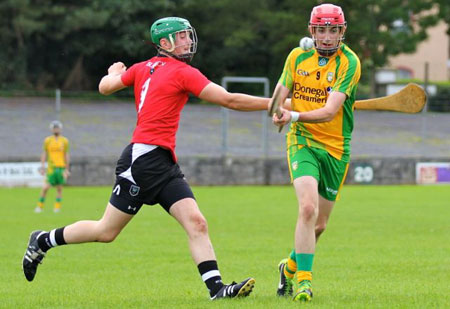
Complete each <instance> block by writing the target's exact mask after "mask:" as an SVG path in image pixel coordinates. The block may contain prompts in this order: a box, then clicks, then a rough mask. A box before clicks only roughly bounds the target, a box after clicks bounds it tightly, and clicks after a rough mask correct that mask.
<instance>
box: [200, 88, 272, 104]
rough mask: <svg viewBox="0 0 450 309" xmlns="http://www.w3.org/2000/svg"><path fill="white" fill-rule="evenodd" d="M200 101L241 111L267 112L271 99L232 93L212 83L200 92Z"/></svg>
mask: <svg viewBox="0 0 450 309" xmlns="http://www.w3.org/2000/svg"><path fill="white" fill-rule="evenodd" d="M198 97H199V98H200V99H202V100H205V101H208V102H211V103H214V104H218V105H221V106H223V107H226V108H229V109H234V110H239V111H258V110H266V109H267V107H268V105H269V98H261V97H255V96H251V95H248V94H243V93H230V92H228V91H226V90H225V88H223V87H221V86H219V85H217V84H215V83H213V82H211V83H209V84H208V85H207V86H206V87H205V88H204V89H203V90H202V92H200V94H199V96H198Z"/></svg>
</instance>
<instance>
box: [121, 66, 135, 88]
mask: <svg viewBox="0 0 450 309" xmlns="http://www.w3.org/2000/svg"><path fill="white" fill-rule="evenodd" d="M136 67H137V66H136V64H134V65H132V66H131V67H130V68H128V69H127V70H126V71H125V72H124V73H123V74H122V75H121V76H120V77H121V79H122V83H123V84H124V85H125V86H127V87H129V86H132V85H134V79H135V76H136Z"/></svg>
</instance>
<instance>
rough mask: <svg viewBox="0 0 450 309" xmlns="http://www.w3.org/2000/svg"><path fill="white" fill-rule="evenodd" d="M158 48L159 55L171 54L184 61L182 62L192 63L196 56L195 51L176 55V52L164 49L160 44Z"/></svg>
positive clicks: (172, 56) (170, 55)
mask: <svg viewBox="0 0 450 309" xmlns="http://www.w3.org/2000/svg"><path fill="white" fill-rule="evenodd" d="M153 45H155V44H153ZM155 46H156V45H155ZM156 49H157V50H158V56H159V55H164V56H169V57H171V58H175V59H177V60H179V61H182V62H185V63H190V62H191V61H192V58H194V54H193V53H187V54H182V55H175V54H174V53H172V52H170V51H168V50H167V49H163V48H161V47H160V46H156ZM172 51H173V50H172Z"/></svg>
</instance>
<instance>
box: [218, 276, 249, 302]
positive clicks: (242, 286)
mask: <svg viewBox="0 0 450 309" xmlns="http://www.w3.org/2000/svg"><path fill="white" fill-rule="evenodd" d="M254 286H255V279H253V278H248V279H245V280H244V281H242V282H241V283H236V282H234V281H233V282H232V283H231V284H227V285H224V286H223V287H222V288H221V289H220V290H219V292H217V293H216V295H214V296H212V297H211V300H214V299H218V298H235V297H246V296H248V295H249V294H250V293H251V292H252V290H253V287H254Z"/></svg>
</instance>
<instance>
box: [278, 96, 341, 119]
mask: <svg viewBox="0 0 450 309" xmlns="http://www.w3.org/2000/svg"><path fill="white" fill-rule="evenodd" d="M345 99H346V94H345V93H342V92H337V91H334V92H331V93H330V96H329V97H328V99H327V103H326V104H325V106H324V107H321V108H318V109H315V110H312V111H309V112H300V113H299V114H298V116H297V117H298V118H297V119H296V120H295V121H300V122H308V123H319V122H328V121H331V120H333V118H334V116H335V115H336V113H337V112H338V111H339V108H340V107H341V106H342V104H343V103H344V101H345ZM291 117H292V113H291V112H290V111H289V110H286V109H284V108H283V109H282V116H281V118H278V117H277V116H276V115H274V117H273V123H274V124H275V125H277V126H280V125H283V126H284V125H286V124H288V123H289V122H290V121H291Z"/></svg>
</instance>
